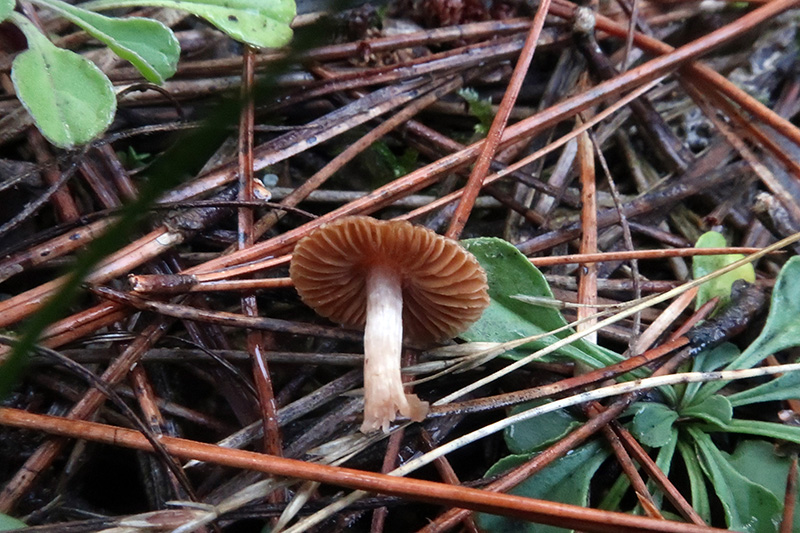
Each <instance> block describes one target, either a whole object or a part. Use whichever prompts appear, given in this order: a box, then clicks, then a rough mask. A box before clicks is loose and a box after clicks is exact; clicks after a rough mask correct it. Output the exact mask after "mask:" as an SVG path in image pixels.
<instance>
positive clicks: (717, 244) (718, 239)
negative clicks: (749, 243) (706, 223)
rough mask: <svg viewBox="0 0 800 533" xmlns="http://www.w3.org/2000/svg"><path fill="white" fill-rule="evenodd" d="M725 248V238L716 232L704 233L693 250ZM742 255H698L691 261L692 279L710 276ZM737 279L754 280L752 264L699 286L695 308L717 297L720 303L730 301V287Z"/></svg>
mask: <svg viewBox="0 0 800 533" xmlns="http://www.w3.org/2000/svg"><path fill="white" fill-rule="evenodd" d="M725 246H727V244H726V243H725V237H723V236H722V234H721V233H718V232H716V231H709V232H707V233H704V234H703V235H701V236H700V238H699V239H697V243H696V244H695V248H724V247H725ZM743 258H744V256H743V255H742V254H724V255H698V256H696V257H695V258H694V259H693V260H692V273H693V275H694V279H697V278H700V277H702V276H705V275H706V274H710V273H712V272H714V271H715V270H719V269H720V268H723V267H726V266H728V265H730V264H731V263H734V262H736V261H738V260H740V259H743ZM737 279H743V280H745V281H746V282H748V283H753V282H754V281H755V280H756V273H755V270H753V265H752V264H749V263H748V264H746V265H742V266H740V267H739V268H737V269H736V270H732V271H730V272H728V273H726V274H723V275H721V276H719V277H717V278H714V279H712V280H710V281H707V282H705V283H703V284H702V285H700V288H699V289H698V290H697V299H696V306H697V307H700V306H701V305H703V304H704V303H706V302H707V301H709V300H710V299H712V298H715V297H717V296H718V297H719V298H720V302H721V303H723V304H725V303H727V302H729V301H730V299H731V286H732V285H733V282H734V281H736V280H737Z"/></svg>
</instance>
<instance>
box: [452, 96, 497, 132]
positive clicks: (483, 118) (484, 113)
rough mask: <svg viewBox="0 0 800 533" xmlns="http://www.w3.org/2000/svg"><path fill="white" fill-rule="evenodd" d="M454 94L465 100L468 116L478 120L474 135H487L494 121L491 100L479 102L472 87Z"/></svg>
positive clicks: (478, 97)
mask: <svg viewBox="0 0 800 533" xmlns="http://www.w3.org/2000/svg"><path fill="white" fill-rule="evenodd" d="M456 94H458V96H460V97H461V98H463V99H464V100H466V102H467V106H468V107H469V114H470V115H472V116H473V117H475V118H477V119H478V123H477V124H475V133H477V134H479V135H486V134H487V133H489V128H491V127H492V122H493V121H494V110H493V109H492V99H491V98H485V99H483V100H481V97H480V96H479V95H478V91H476V90H475V89H473V88H472V87H466V88H463V89H459V90H458V91H456Z"/></svg>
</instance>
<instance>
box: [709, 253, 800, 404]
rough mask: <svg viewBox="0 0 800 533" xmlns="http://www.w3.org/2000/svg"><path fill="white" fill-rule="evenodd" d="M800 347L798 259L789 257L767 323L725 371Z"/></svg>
mask: <svg viewBox="0 0 800 533" xmlns="http://www.w3.org/2000/svg"><path fill="white" fill-rule="evenodd" d="M799 345H800V257H797V256H794V257H792V258H790V259H789V260H788V261H787V262H786V264H785V265H783V268H782V269H781V272H780V274H778V279H777V281H776V282H775V287H774V288H773V289H772V301H771V303H770V306H769V315H768V316H767V322H766V323H765V324H764V329H762V330H761V334H760V335H759V336H758V337H757V338H756V340H754V341H753V342H752V343H751V344H750V346H748V347H747V349H746V350H745V351H743V352H742V354H741V355H740V356H739V357H737V358H736V359H734V360H733V362H731V363H730V364H729V365H728V366H727V367H726V369H727V370H736V369H741V368H752V367H754V366H755V365H757V364H758V363H760V362H761V361H763V360H764V359H766V358H767V357H768V356H770V355H772V354H774V353H776V352H778V351H780V350H785V349H787V348H791V347H794V346H799ZM725 383H726V382H713V383H707V384H705V385H704V386H703V387H702V388H701V389H700V392H699V393H698V396H699V397H702V398H706V397H708V396H711V395H712V394H714V393H715V392H716V391H718V390H719V389H721V388H722V387H724V386H725Z"/></svg>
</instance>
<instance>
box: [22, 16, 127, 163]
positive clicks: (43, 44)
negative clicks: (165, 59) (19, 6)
mask: <svg viewBox="0 0 800 533" xmlns="http://www.w3.org/2000/svg"><path fill="white" fill-rule="evenodd" d="M11 20H12V22H13V23H14V24H16V25H17V26H18V27H19V28H20V29H21V30H22V31H23V32H24V33H25V37H26V38H27V40H28V50H26V51H24V52H22V53H21V54H19V55H18V56H17V57H16V58H15V59H14V62H13V63H12V66H11V80H12V82H13V83H14V88H15V90H16V92H17V97H18V98H19V99H20V101H21V102H22V105H23V106H25V109H27V110H28V112H29V113H30V114H31V116H32V117H33V120H34V123H35V124H36V127H37V128H39V131H41V132H42V134H43V135H44V136H45V137H46V138H47V139H48V140H49V141H50V142H52V143H53V144H55V145H56V146H60V147H62V148H71V147H73V146H75V145H77V144H83V143H87V142H89V141H91V140H92V139H94V138H95V137H96V136H97V135H99V134H100V133H101V132H102V131H103V130H105V129H106V128H107V127H108V125H109V124H111V121H112V119H113V118H114V112H115V111H116V108H117V100H116V97H115V95H114V90H113V88H112V86H111V82H110V81H109V79H108V78H107V77H106V75H105V74H103V73H102V71H101V70H100V69H99V68H97V66H96V65H95V64H94V63H92V62H91V61H89V60H88V59H85V58H83V57H81V56H79V55H78V54H76V53H74V52H70V51H69V50H62V49H61V48H58V47H57V46H55V45H54V44H52V43H51V42H50V41H49V40H48V39H47V38H46V37H45V36H44V35H42V34H41V33H39V31H38V30H37V29H36V28H35V27H34V26H33V24H31V23H30V22H29V21H28V20H27V19H26V18H25V17H23V16H22V15H19V14H12V15H11Z"/></svg>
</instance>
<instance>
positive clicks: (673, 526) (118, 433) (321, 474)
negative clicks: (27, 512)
mask: <svg viewBox="0 0 800 533" xmlns="http://www.w3.org/2000/svg"><path fill="white" fill-rule="evenodd" d="M0 424H3V425H6V426H11V427H21V428H27V429H35V430H39V431H44V432H47V433H51V434H54V435H59V436H63V437H72V438H81V439H86V440H91V441H94V442H101V443H106V444H112V445H116V446H124V447H128V448H134V449H138V450H145V451H149V450H151V447H150V444H149V442H147V440H146V439H145V438H144V436H142V435H141V434H140V433H139V432H137V431H133V430H129V429H124V428H119V427H113V426H107V425H104V424H98V423H94V422H86V421H79V420H70V419H64V418H58V417H52V416H47V415H38V414H33V413H28V412H25V411H20V410H17V409H11V408H0ZM161 443H162V444H163V445H164V448H165V449H166V450H167V451H168V452H169V453H170V454H172V455H174V456H176V457H181V458H185V459H199V460H202V461H205V462H210V463H214V464H219V465H224V466H230V467H236V468H246V469H250V470H257V471H260V472H264V473H267V474H270V475H276V476H284V477H289V478H300V479H308V480H314V481H320V482H322V483H330V484H333V485H337V486H344V487H350V488H358V489H364V490H368V491H371V492H376V493H379V494H390V495H398V496H404V497H407V498H410V499H414V500H422V501H426V502H432V503H436V504H440V505H449V506H455V507H462V508H468V509H472V510H476V511H482V512H489V513H494V514H504V515H508V516H515V517H517V518H521V519H523V520H529V521H533V522H539V523H547V524H553V525H558V526H560V527H570V528H577V529H581V530H584V531H597V532H609V533H624V532H631V533H633V532H642V531H653V532H670V533H671V532H674V533H707V532H708V533H710V532H712V531H720V532H721V531H723V530H719V529H716V528H711V527H702V526H696V525H689V524H681V523H675V522H668V521H664V520H653V519H646V518H642V517H634V516H630V515H626V514H623V513H615V512H606V511H598V510H595V509H587V508H583V507H576V506H572V505H566V504H561V503H555V502H546V501H542V500H535V499H532V498H522V497H519V496H512V495H508V494H499V493H493V492H487V491H483V490H478V489H470V488H466V487H456V486H452V485H448V484H446V483H435V482H431V481H423V480H417V479H408V478H402V477H396V476H388V475H385V474H376V473H372V472H365V471H362V470H353V469H350V468H341V467H333V466H326V465H320V464H315V463H307V462H304V461H296V460H292V459H284V458H281V457H274V456H270V455H264V454H259V453H255V452H249V451H243V450H232V449H222V448H219V447H217V446H215V445H212V444H205V443H201V442H195V441H189V440H185V439H179V438H174V437H162V439H161Z"/></svg>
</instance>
